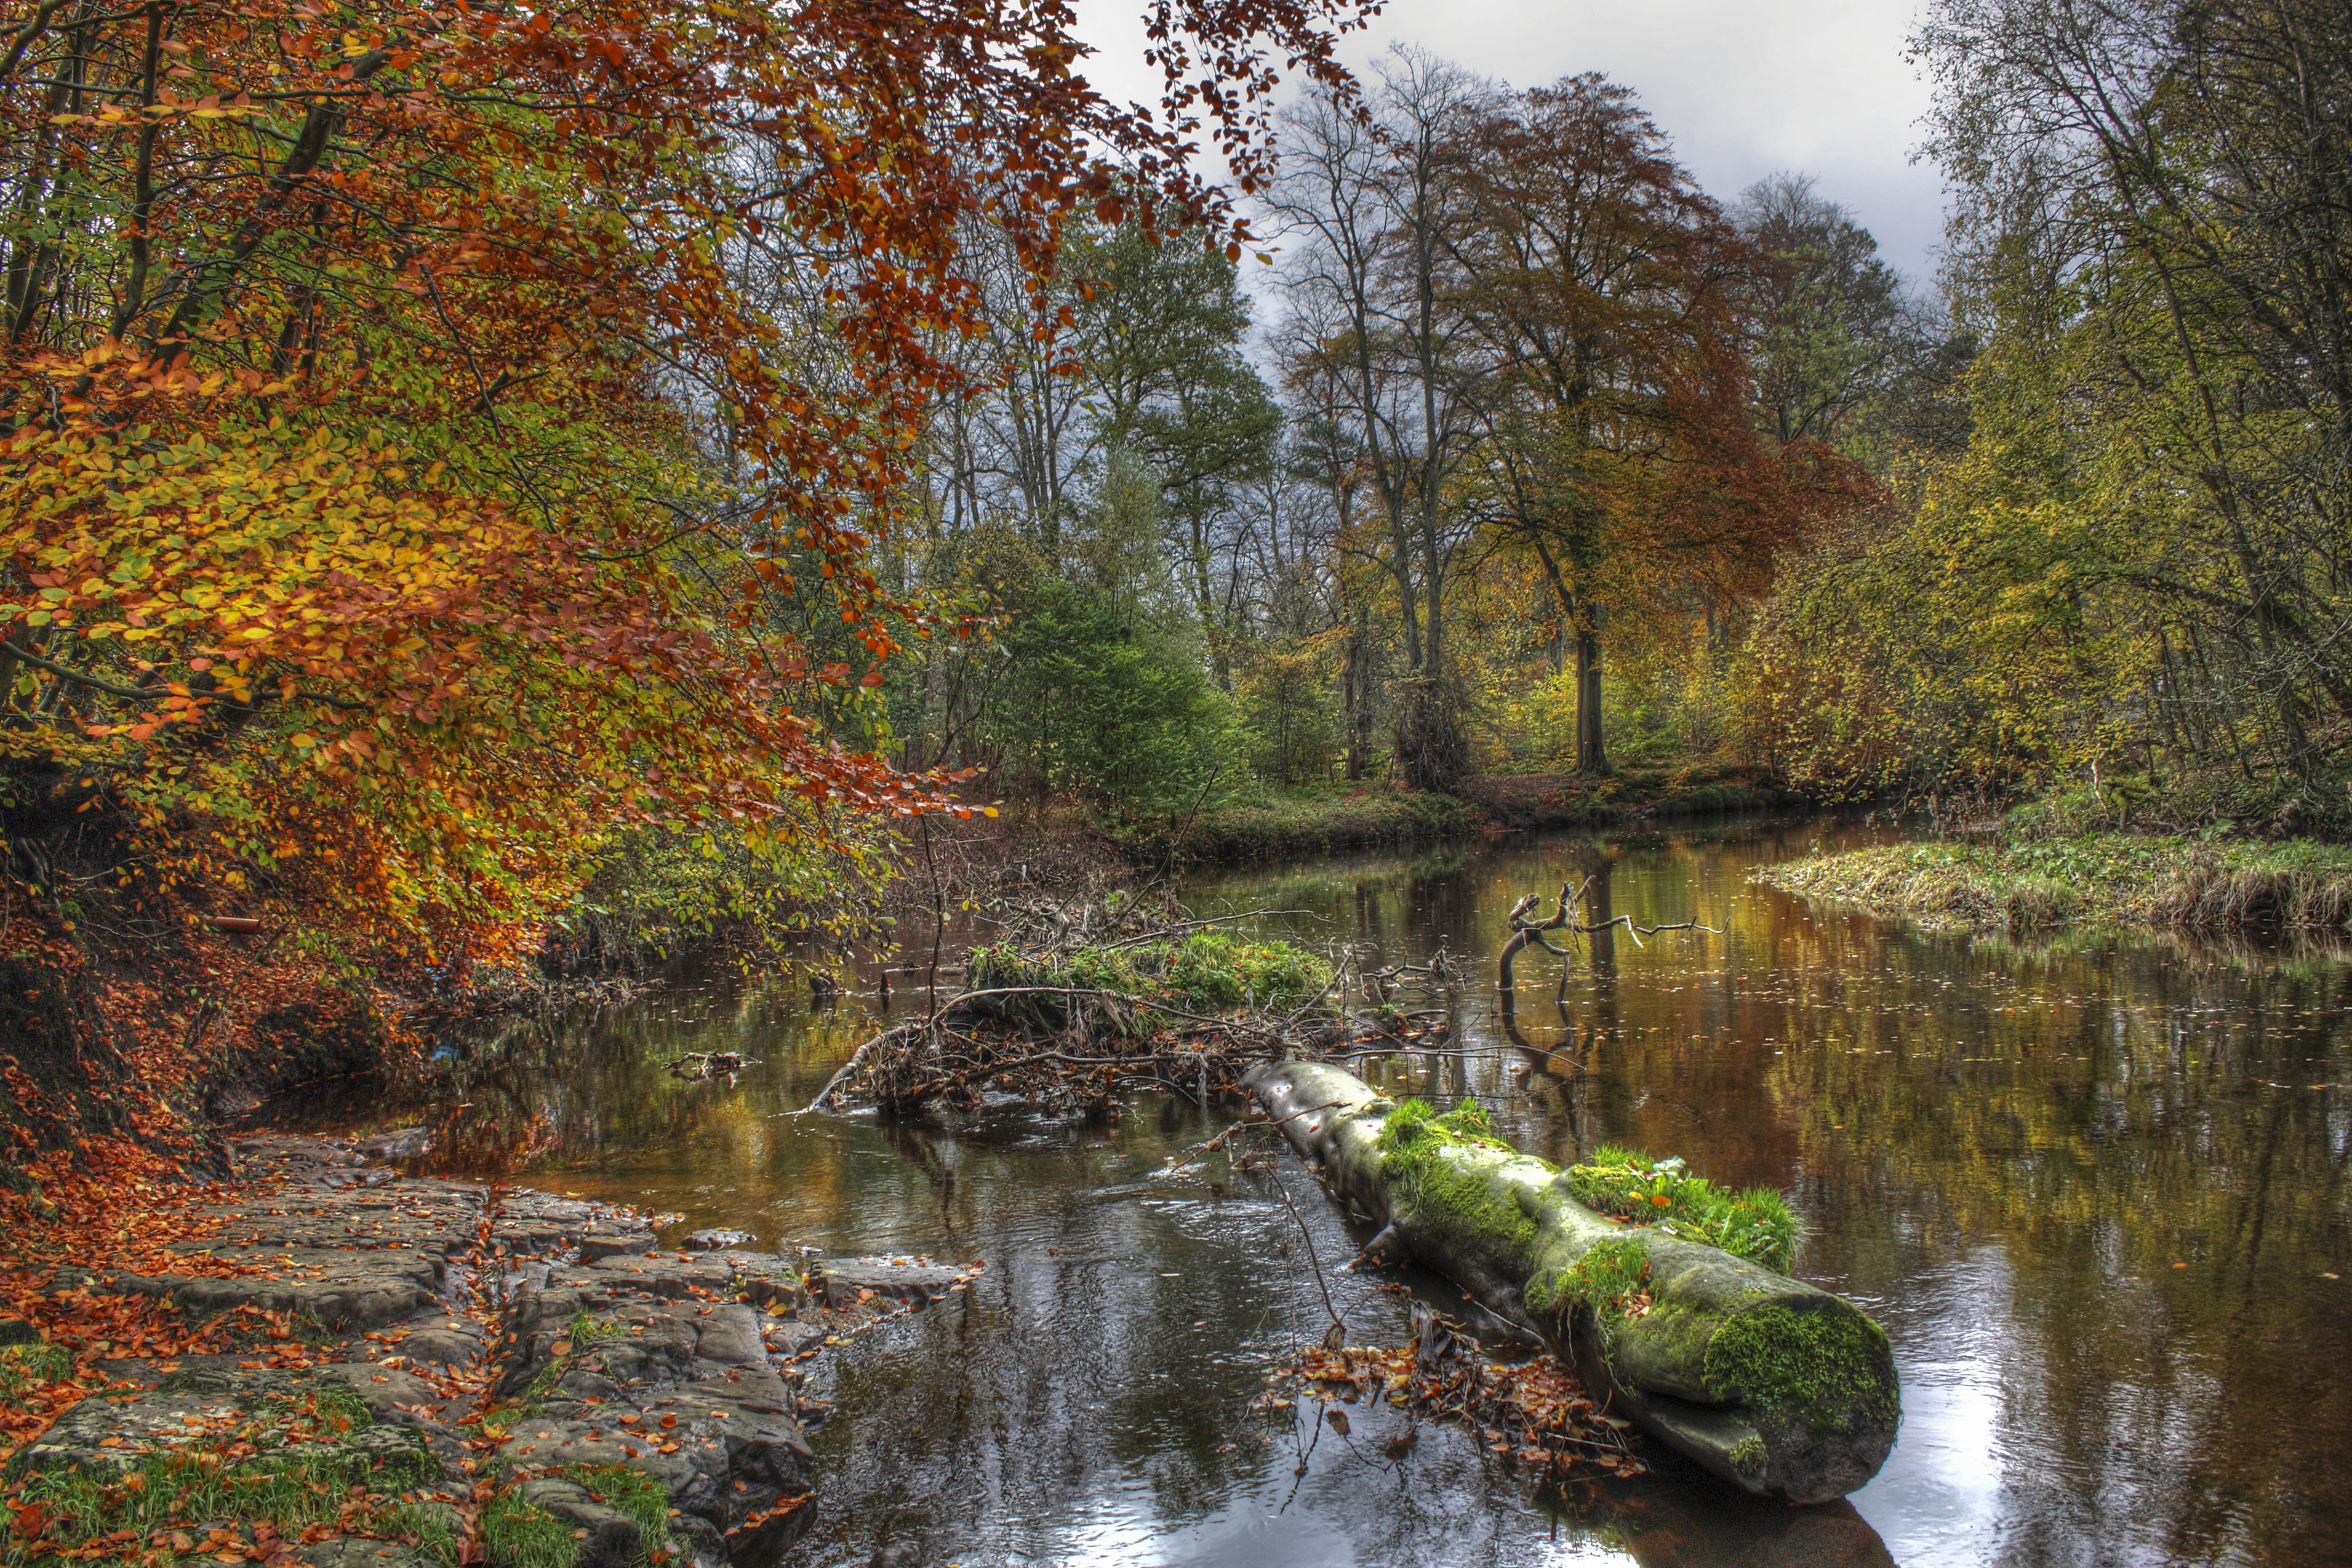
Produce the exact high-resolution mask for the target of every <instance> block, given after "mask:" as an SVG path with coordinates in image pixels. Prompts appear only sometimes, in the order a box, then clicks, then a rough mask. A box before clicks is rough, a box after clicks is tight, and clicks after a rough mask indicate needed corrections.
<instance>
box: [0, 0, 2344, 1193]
mask: <svg viewBox="0 0 2352 1568" xmlns="http://www.w3.org/2000/svg"><path fill="white" fill-rule="evenodd" d="M1152 15H1153V16H1154V17H1156V26H1155V27H1154V29H1153V34H1152V39H1153V47H1154V49H1155V51H1156V54H1157V58H1155V62H1154V63H1155V64H1158V65H1160V66H1161V67H1163V68H1164V72H1165V75H1166V79H1167V82H1168V99H1167V102H1166V103H1165V104H1163V105H1162V106H1160V110H1159V111H1158V112H1157V113H1156V114H1154V113H1147V112H1145V111H1141V110H1122V109H1118V108H1117V107H1115V106H1113V105H1111V104H1109V103H1108V102H1106V101H1105V100H1103V99H1101V98H1100V97H1099V96H1098V95H1097V94H1095V93H1094V92H1093V90H1092V89H1090V88H1088V87H1087V83H1086V80H1085V78H1084V75H1083V69H1082V67H1083V63H1084V59H1085V55H1084V50H1083V46H1082V45H1081V44H1080V43H1079V42H1078V41H1077V39H1076V37H1074V36H1073V34H1072V32H1071V25H1072V23H1071V17H1070V16H1069V15H1068V14H1067V13H1066V11H1064V10H1063V9H1062V8H1060V7H1058V6H1055V5H1041V6H1035V7H1031V8H1026V9H1024V8H1011V9H1006V10H1003V11H1001V12H992V13H990V14H988V15H987V16H979V15H976V14H971V13H967V12H963V11H953V10H948V9H940V10H938V11H937V12H936V13H934V11H932V10H930V9H928V8H925V7H921V6H918V5H899V4H883V3H880V0H827V3H823V4H814V5H801V6H797V7H790V8H786V7H769V6H764V5H758V4H751V5H710V6H696V7H663V8H660V9H658V10H645V9H639V8H637V7H635V6H633V5H608V4H590V5H580V6H576V7H551V8H546V9H534V10H524V9H521V8H516V7H504V6H499V5H484V6H472V5H466V4H460V3H458V0H449V3H447V4H439V3H426V4H417V3H401V4H382V3H375V0H371V3H368V4H362V5H341V4H338V3H336V0H300V3H299V4H282V3H280V4H244V3H240V4H234V5H202V4H192V3H174V0H150V3H149V4H146V5H135V6H127V7H107V6H103V5H98V4H95V3H94V0H30V3H27V0H19V3H18V4H16V5H14V6H12V7H11V8H10V9H9V11H8V13H7V21H6V24H5V35H0V116H5V123H6V137H5V152H0V160H5V163H0V245H4V246H5V265H0V278H5V298H0V310H5V318H4V319H0V331H5V343H6V347H5V384H0V436H5V447H0V530H5V538H0V626H5V638H0V836H5V847H6V862H5V865H6V870H5V887H0V899H5V909H4V910H0V921H4V922H5V945H0V1036H5V1038H6V1040H7V1042H8V1050H9V1054H10V1059H9V1061H8V1062H7V1063H6V1064H5V1068H0V1070H5V1074H6V1075H7V1077H8V1082H9V1088H10V1089H11V1093H12V1099H13V1101H14V1110H13V1111H12V1121H11V1132H12V1135H13V1136H14V1138H15V1140H16V1148H15V1149H14V1151H13V1154H14V1156H15V1157H17V1158H23V1157H27V1156H30V1155H32V1154H34V1153H36V1152H38V1151H39V1150H40V1149H42V1148H44V1147H47V1146H49V1145H51V1144H53V1143H54V1142H57V1141H58V1139H60V1138H62V1137H67V1136H76V1135H78V1136H85V1137H86V1136H89V1135H92V1134H96V1133H100V1132H107V1131H114V1132H134V1133H158V1132H160V1131H163V1130H165V1129H169V1128H172V1127H176V1126H178V1125H180V1124H182V1123H183V1122H184V1121H186V1120H187V1118H188V1116H189V1113H190V1112H191V1111H192V1110H195V1109H197V1108H198V1107H197V1105H196V1101H197V1100H201V1098H202V1097H203V1095H205V1093H208V1092H212V1090H213V1089H214V1088H215V1087H216V1086H218V1085H220V1084H222V1083H226V1082H229V1081H232V1080H234V1079H236V1078H237V1077H238V1075H239V1074H240V1073H246V1074H248V1075H249V1074H250V1073H253V1072H257V1071H260V1070H262V1064H268V1071H273V1072H274V1071H278V1070H280V1068H282V1066H283V1064H285V1063H287V1062H289V1061H297V1060H308V1061H310V1062H311V1063H313V1065H314V1066H315V1065H316V1064H317V1063H318V1062H320V1061H330V1060H332V1059H336V1058H338V1055H339V1053H340V1054H342V1055H354V1054H356V1055H365V1054H366V1053H369V1052H372V1051H375V1050H379V1049H381V1047H382V1046H383V1043H384V1042H385V1041H386V1040H388V1039H390V1038H394V1037H397V1035H398V1032H399V1029H400V1020H401V1019H402V1018H403V1016H406V1015H407V1014H408V1013H410V1012H411V1011H412V1010H413V1009H414V1007H415V1005H417V1004H418V1003H419V1002H420V1001H427V1000H434V999H440V998H446V997H447V996H448V995H449V994H452V993H454V992H457V991H459V990H462V989H463V988H465V987H467V986H468V985H477V986H478V985H479V984H482V983H483V982H484V981H485V980H486V979H489V978H493V977H497V976H501V975H511V974H513V973H519V972H526V971H529V970H530V969H531V968H533V967H535V966H536V967H541V968H553V969H562V968H565V967H572V968H578V967H582V966H591V967H593V965H594V964H595V963H599V962H603V961H604V960H606V959H609V958H611V957H612V956H613V955H614V954H615V953H617V952H625V951H627V950H629V949H631V948H632V947H635V946H642V945H643V944H646V943H648V942H652V943H668V944H672V945H675V943H676V942H678V941H680V940H682V939H684V938H687V937H689V936H691V935H693V934H695V933H698V932H711V931H726V932H729V933H730V934H733V935H736V936H738V937H741V936H743V935H744V934H745V933H750V934H751V936H753V937H754V938H760V937H765V938H770V939H774V940H779V941H782V940H792V939H794V938H796V937H800V936H805V935H808V934H811V933H816V934H821V935H824V936H827V937H829V938H831V939H833V940H845V939H847V938H849V937H853V936H856V935H860V934H864V933H866V932H869V931H872V930H873V929H874V928H875V922H876V921H877V920H879V919H880V918H882V917H881V909H880V905H879V904H878V903H877V900H876V899H875V897H874V894H873V887H874V883H875V881H876V879H878V878H881V877H885V876H887V874H888V872H889V870H890V869H891V868H893V867H894V866H899V865H903V864H904V863H906V861H907V859H908V857H909V856H910V855H927V854H928V853H929V848H930V845H931V836H932V834H933V832H934V831H935V830H934V828H933V827H932V826H930V825H931V823H932V822H933V821H934V820H935V814H937V813H938V812H940V811H942V810H945V811H950V812H970V811H973V810H976V809H983V808H984V809H988V810H994V809H995V804H994V803H999V802H1002V803H1004V804H1005V805H1007V806H1010V807H1014V808H1017V812H1018V815H1019V817H1020V820H1021V821H1023V822H1024V823H1036V822H1040V821H1044V820H1046V819H1047V818H1049V817H1055V816H1056V814H1058V819H1060V820H1067V819H1068V818H1070V817H1071V816H1073V815H1076V816H1080V817H1083V818H1084V820H1085V821H1086V822H1087V824H1088V825H1089V826H1091V827H1092V828H1094V829H1096V830H1097V831H1099V832H1101V833H1103V834H1105V835H1107V836H1108V837H1110V838H1112V839H1113V840H1121V839H1124V840H1127V841H1129V842H1140V841H1146V840H1148V841H1151V842H1155V843H1161V844H1166V843H1170V842H1181V837H1182V836H1183V835H1184V834H1185V833H1187V832H1189V831H1190V830H1191V826H1192V824H1193V823H1194V822H1196V821H1198V820H1200V819H1201V818H1202V817H1203V816H1204V815H1213V814H1215V813H1217V812H1219V811H1220V810H1223V809H1227V808H1230V807H1233V806H1235V805H1239V804H1241V803H1244V802H1255V803H1259V804H1261V805H1262V804H1263V803H1264V802H1265V801H1266V800H1267V799H1268V798H1270V797H1272V798H1279V799H1285V800H1288V801H1291V802H1293V803H1295V804H1296V805H1297V809H1298V810H1299V811H1300V812H1301V813H1302V814H1305V815H1307V816H1312V815H1313V814H1314V813H1316V812H1318V811H1324V810H1344V809H1349V808H1350V803H1353V802H1360V801H1362V800H1364V799H1367V798H1370V797H1379V798H1382V799H1386V798H1390V797H1391V796H1394V795H1399V794H1400V793H1402V795H1404V796H1405V797H1407V798H1410V799H1411V800H1412V801H1414V802H1429V801H1443V800H1445V799H1446V798H1447V797H1449V796H1456V795H1464V794H1469V793H1475V789H1476V787H1477V786H1478V785H1479V784H1480V782H1481V781H1491V780H1493V779H1495V778H1496V777H1498V776H1512V775H1542V776H1547V777H1549V776H1554V775H1557V776H1559V777H1562V778H1566V779H1570V780H1571V781H1573V784H1574V787H1575V788H1576V789H1578V790H1581V791H1585V792H1588V793H1590V792H1591V791H1594V790H1596V789H1600V790H1603V791H1605V790H1606V789H1607V788H1613V787H1615V786H1614V785H1602V784H1600V782H1599V781H1604V780H1611V779H1619V778H1622V776H1623V775H1625V774H1628V773H1631V774H1633V776H1634V777H1635V778H1636V779H1637V780H1638V781H1640V782H1641V784H1642V785H1643V787H1644V788H1647V789H1650V790H1653V791H1660V790H1663V791H1669V792H1670V791H1672V790H1673V789H1674V788H1675V787H1676V786H1677V784H1694V783H1697V782H1703V781H1706V780H1709V779H1719V778H1727V777H1736V778H1738V779H1741V780H1744V781H1755V782H1759V783H1761V784H1766V785H1769V787H1771V788H1773V789H1776V790H1786V791H1793V792H1801V793H1803V794H1805V795H1811V796H1813V797H1817V798H1820V799H1823V800H1833V801H1862V800H1870V801H1880V800H1890V801H1895V802H1906V801H1908V802H1918V801H1926V800H1933V801H1937V802H1942V803H1949V802H1952V801H1956V800H1960V799H1966V800H1967V801H1969V802H1970V803H1973V804H1974V805H1977V806H1979V807H1981V808H1982V809H1983V810H1984V811H1987V812H1990V811H1992V810H1995V809H2000V808H2003V807H2020V806H2021V807H2022V810H2023V813H2024V815H2023V816H2021V817H2019V818H2017V820H2018V822H2019V823H2020V825H2021V826H2032V825H2035V824H2038V825H2039V827H2040V829H2041V830H2047V831H2070V832H2071V831H2075V830H2079V829H2082V828H2086V827H2091V826H2154V827H2161V828H2167V829H2172V830H2183V831H2189V830H2198V831H2206V832H2214V831H2229V830H2232V829H2236V828H2242V827H2249V826H2251V827H2255V828H2259V829H2261V830H2263V831H2267V832H2273V833H2286V832H2294V831H2322V832H2335V831H2340V830H2341V828H2342V827H2343V826H2344V825H2345V824H2346V822H2347V819H2352V793H2347V789H2352V775H2347V764H2346V744H2347V740H2352V661H2347V659H2346V658H2345V657H2344V653H2343V648H2342V644H2343V640H2344V638H2345V637H2346V634H2347V629H2352V583H2347V565H2352V562H2347V548H2352V471H2347V462H2352V397H2347V394H2352V386H2347V377H2352V306H2347V300H2352V278H2347V275H2346V273H2347V268H2352V233H2347V229H2352V205H2347V203H2346V201H2345V200H2344V199H2343V195H2342V193H2343V191H2344V190H2345V189H2346V183H2347V178H2352V128H2348V127H2347V109H2346V108H2345V105H2346V104H2347V102H2352V18H2347V16H2345V15H2344V14H2343V13H2342V12H2341V10H2340V8H2338V7H2332V6H2328V5H2320V4H2317V3H2315V0H2289V3H2286V4H2229V3H2222V4H2209V3H2204V0H2198V3H2193V4H2192V3H2189V0H2118V3H2115V4H2106V5H2096V6H2088V5H2074V4H2072V3H2071V0H1936V4H1934V5H1931V6H1930V7H1929V9H1928V11H1927V18H1926V20H1925V22H1924V23H1923V24H1922V27H1921V30H1920V32H1919V34H1918V37H1917V38H1916V45H1915V47H1916V58H1917V59H1918V61H1919V63H1920V64H1921V66H1922V68H1924V69H1926V70H1927V71H1929V72H1930V73H1931V74H1932V75H1933V77H1934V79H1935V80H1936V82H1937V89H1938V93H1937V111H1936V116H1935V120H1934V125H1933V130H1932V135H1931V139H1930V142H1929V146H1928V149H1927V151H1928V152H1929V153H1930V154H1931V155H1932V156H1933V157H1934V158H1935V159H1936V160H1937V163H1939V165H1940V166H1941V167H1942V169H1943V170H1944V172H1945V174H1946V177H1947V180H1948V184H1949V187H1950V189H1951V190H1952V192H1953V195H1954V206H1953V209H1952V212H1951V215H1950V223H1949V233H1948V255H1947V261H1946V266H1945V268H1944V271H1943V272H1942V274H1941V275H1940V276H1939V277H1938V278H1937V279H1933V280H1927V279H1906V278H1903V277H1901V276H1898V275H1897V274H1896V272H1895V270H1894V269H1892V268H1889V267H1888V266H1887V265H1885V263H1884V262H1883V261H1882V260H1881V259H1880V258H1878V257H1877V255H1876V253H1875V246H1874V242H1873V240H1872V238H1871V237H1870V235H1869V234H1868V232H1867V231H1866V230H1865V229H1864V226H1862V225H1861V224H1860V223H1859V221H1858V220H1857V219H1856V218H1855V216H1853V214H1852V213H1850V212H1848V211H1847V210H1846V209H1844V208H1843V207H1842V206H1841V205H1839V204H1838V203H1837V202H1836V201H1835V199H1834V193H1832V192H1826V191H1824V190H1822V189H1821V188H1820V187H1819V186H1818V185H1817V184H1815V183H1814V182H1812V181H1811V180H1809V179H1807V178H1806V177H1804V176H1803V175H1802V174H1801V173H1791V174H1787V175H1783V176H1780V177H1776V178H1774V179H1770V180H1768V181H1765V182H1763V183H1762V184H1758V185H1756V186H1755V187H1753V188H1751V189H1748V190H1746V191H1743V192H1738V193H1709V192H1706V191H1705V190H1703V189H1701V188H1700V187H1699V185H1698V184H1697V183H1696V181H1695V180H1694V179H1693V177H1692V176H1691V175H1690V174H1689V173H1688V172H1687V171H1686V170H1685V168H1684V167H1682V166H1681V164H1680V163H1678V162H1677V161H1676V158H1675V153H1674V148H1673V142H1672V140H1671V137H1670V134H1669V130H1668V128H1664V127H1661V126H1659V125H1657V124H1656V123H1654V121H1652V119H1651V118H1650V117H1649V116H1648V114H1647V113H1646V112H1645V111H1644V110H1643V108H1642V106H1641V104H1640V103H1639V102H1638V101H1637V100H1635V99H1634V97H1633V94H1632V93H1631V92H1630V91H1628V90H1627V89H1624V88H1623V87H1622V86H1620V85H1617V84H1614V83H1612V82H1610V81H1608V80H1606V79H1602V78H1600V77H1597V76H1590V75H1587V76H1577V77H1571V78H1569V79H1564V80H1561V81H1559V82H1556V83H1552V84H1549V85H1544V86H1533V87H1514V86H1512V85H1509V84H1506V83H1500V82H1495V81H1489V80H1485V79H1478V78H1475V77H1474V76H1472V75H1470V74H1468V73H1466V72H1465V71H1462V70H1460V69H1458V68H1454V67H1452V66H1450V65H1448V64H1447V63H1446V62H1444V60H1442V59H1438V58H1433V57H1431V56H1428V55H1424V54H1417V53H1412V52H1399V53H1395V54H1392V55H1391V56H1390V57H1388V58H1387V59H1386V60H1385V61H1384V62H1383V63H1382V64H1381V67H1380V68H1378V69H1377V70H1376V71H1375V72H1374V73H1373V74H1372V75H1371V76H1370V78H1369V79H1366V80H1364V81H1361V82H1358V81H1356V80H1355V79H1351V78H1349V76H1348V75H1347V73H1345V72H1343V71H1341V70H1340V69H1339V68H1338V66H1337V65H1336V64H1335V63H1334V57H1333V54H1332V43H1333V40H1334V37H1335V36H1336V35H1337V34H1339V33H1340V32H1342V31H1344V30H1345V29H1347V28H1349V27H1351V26H1356V25H1358V23H1359V22H1360V16H1359V15H1358V13H1356V12H1355V11H1354V10H1352V9H1351V8H1349V7H1347V6H1344V5H1338V4H1336V3H1327V0H1256V3H1255V4H1249V5H1240V6H1233V5H1225V6H1215V7H1211V6H1193V5H1177V4H1173V3H1167V4H1161V5H1158V6H1157V7H1156V8H1155V9H1154V10H1153V12H1152ZM1278 66H1290V67H1293V68H1294V70H1293V72H1292V74H1293V76H1294V77H1295V78H1297V79H1301V81H1302V82H1303V86H1302V87H1301V89H1300V90H1298V91H1297V92H1295V93H1294V94H1292V95H1291V96H1290V97H1288V98H1287V99H1286V100H1283V103H1282V107H1280V108H1279V109H1278V110H1277V109H1276V107H1275V105H1276V97H1275V94H1276V87H1277V85H1278V82H1279V80H1280V79H1281V76H1282V72H1281V71H1280V70H1278V69H1277V67H1278ZM1203 146H1206V147H1208V148H1212V149H1213V150H1214V151H1216V152H1217V153H1219V154H1220V155H1221V157H1222V159H1223V162H1224V163H1226V164H1227V165H1228V166H1229V167H1230V168H1231V169H1232V170H1233V171H1234V181H1233V184H1232V185H1231V186H1230V187H1227V188H1218V187H1213V186H1210V185H1208V184H1204V183H1203V182H1202V180H1201V179H1200V178H1199V177H1198V176H1197V175H1196V174H1195V173H1194V172H1193V171H1194V169H1195V168H1196V167H1197V166H1198V165H1199V163H1200V159H1199V158H1198V156H1197V154H1198V153H1200V151H1201V150H1202V147H1203ZM1244 268H1253V269H1256V273H1255V275H1256V276H1257V277H1259V278H1262V279H1270V281H1269V282H1267V283H1265V284H1264V285H1263V286H1261V287H1259V288H1257V289H1255V294H1256V296H1257V298H1258V299H1259V300H1264V301H1265V307H1264V308H1262V309H1261V308H1255V307H1254V300H1253V294H1252V291H1249V290H1245V289H1244V287H1243V278H1244V272H1243V269H1244ZM1049 808H1050V809H1049ZM1416 809H1426V808H1423V807H1418V806H1417V807H1416ZM1436 815H1437V816H1443V813H1442V812H1437V813H1436Z"/></svg>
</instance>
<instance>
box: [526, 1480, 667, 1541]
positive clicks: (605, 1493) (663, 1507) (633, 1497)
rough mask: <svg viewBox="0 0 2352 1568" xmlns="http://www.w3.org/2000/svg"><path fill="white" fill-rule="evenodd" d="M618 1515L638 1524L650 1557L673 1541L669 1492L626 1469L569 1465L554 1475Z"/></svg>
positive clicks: (652, 1481)
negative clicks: (670, 1526)
mask: <svg viewBox="0 0 2352 1568" xmlns="http://www.w3.org/2000/svg"><path fill="white" fill-rule="evenodd" d="M553 1473H554V1474H556V1475H559V1476H562V1478H563V1479H565V1480H567V1481H570V1482H572V1484H573V1485H575V1486H578V1487H579V1488H581V1489H583V1490H584V1491H586V1492H587V1494H588V1495H589V1496H590V1497H592V1498H594V1499H595V1500H597V1501H598V1502H601V1503H603V1504H604V1506H605V1507H606V1508H609V1509H612V1510H614V1511H615V1512H618V1513H625V1514H626V1515H628V1516H629V1518H631V1519H633V1520H635V1521H636V1524H637V1532H638V1538H639V1539H640V1540H641V1541H643V1542H644V1543H645V1550H646V1552H648V1553H650V1552H653V1551H655V1550H656V1549H657V1548H659V1547H661V1546H663V1545H664V1544H666V1543H667V1542H668V1540H669V1489H668V1488H667V1487H665V1486H663V1485H662V1484H661V1482H659V1481H657V1480H656V1479H654V1478H653V1477H651V1476H649V1475H647V1474H646V1473H645V1471H643V1470H638V1469H632V1468H629V1467H628V1466H626V1465H566V1466H564V1467H563V1468H562V1469H559V1470H556V1471H555V1472H553Z"/></svg>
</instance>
